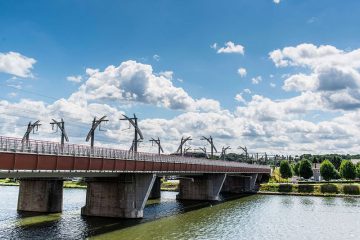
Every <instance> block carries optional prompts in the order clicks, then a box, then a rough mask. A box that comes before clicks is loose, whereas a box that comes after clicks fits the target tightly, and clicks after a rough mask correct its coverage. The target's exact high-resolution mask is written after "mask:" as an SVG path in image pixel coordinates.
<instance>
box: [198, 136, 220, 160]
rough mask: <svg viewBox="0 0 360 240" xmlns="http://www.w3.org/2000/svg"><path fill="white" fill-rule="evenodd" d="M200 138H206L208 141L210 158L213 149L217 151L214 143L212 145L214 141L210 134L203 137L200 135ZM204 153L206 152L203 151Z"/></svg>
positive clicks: (212, 154)
mask: <svg viewBox="0 0 360 240" xmlns="http://www.w3.org/2000/svg"><path fill="white" fill-rule="evenodd" d="M201 140H206V141H207V142H208V143H210V149H211V150H210V157H211V158H212V157H214V150H215V152H217V150H216V147H215V145H214V142H213V138H212V137H211V136H210V137H208V138H207V137H204V136H202V138H201ZM205 154H206V152H205Z"/></svg>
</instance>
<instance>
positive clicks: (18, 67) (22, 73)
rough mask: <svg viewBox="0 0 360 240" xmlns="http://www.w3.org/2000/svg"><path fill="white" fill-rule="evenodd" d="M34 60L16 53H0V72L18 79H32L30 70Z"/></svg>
mask: <svg viewBox="0 0 360 240" xmlns="http://www.w3.org/2000/svg"><path fill="white" fill-rule="evenodd" d="M35 63H36V60H35V59H33V58H29V57H26V56H24V55H21V54H20V53H17V52H8V53H1V52H0V72H3V73H8V74H11V75H14V76H18V77H23V78H26V77H30V78H31V77H33V74H32V73H31V70H32V69H33V66H34V64H35Z"/></svg>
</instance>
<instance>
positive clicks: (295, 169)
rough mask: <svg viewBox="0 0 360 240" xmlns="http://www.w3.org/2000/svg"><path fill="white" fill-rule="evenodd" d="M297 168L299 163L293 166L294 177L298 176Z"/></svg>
mask: <svg viewBox="0 0 360 240" xmlns="http://www.w3.org/2000/svg"><path fill="white" fill-rule="evenodd" d="M299 168H300V162H297V163H296V164H294V165H293V171H294V175H295V176H299Z"/></svg>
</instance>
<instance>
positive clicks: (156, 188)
mask: <svg viewBox="0 0 360 240" xmlns="http://www.w3.org/2000/svg"><path fill="white" fill-rule="evenodd" d="M160 197H161V177H156V179H155V182H154V185H153V187H152V189H151V192H150V195H149V199H157V198H160Z"/></svg>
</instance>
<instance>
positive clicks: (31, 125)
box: [21, 120, 41, 143]
mask: <svg viewBox="0 0 360 240" xmlns="http://www.w3.org/2000/svg"><path fill="white" fill-rule="evenodd" d="M40 126H41V124H40V120H37V121H36V122H34V123H31V122H29V124H28V126H27V129H26V133H25V134H24V137H23V138H22V140H21V141H22V142H23V143H24V142H26V143H28V142H29V137H30V133H31V132H33V133H35V131H38V130H39V127H40Z"/></svg>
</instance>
